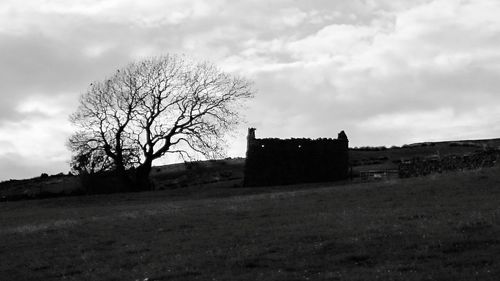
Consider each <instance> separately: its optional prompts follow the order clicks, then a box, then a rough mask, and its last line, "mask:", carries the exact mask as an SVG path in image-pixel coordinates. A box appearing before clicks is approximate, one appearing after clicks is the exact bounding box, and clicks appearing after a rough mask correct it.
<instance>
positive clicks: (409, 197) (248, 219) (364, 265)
mask: <svg viewBox="0 0 500 281" xmlns="http://www.w3.org/2000/svg"><path fill="white" fill-rule="evenodd" d="M299 189H300V190H299ZM259 191H262V189H228V190H226V191H225V193H221V194H220V196H219V197H217V198H210V196H212V195H211V194H210V192H207V193H203V192H201V193H200V195H199V197H198V198H197V199H193V198H192V197H190V196H188V195H186V196H184V195H182V194H179V195H178V196H176V197H174V198H172V197H171V196H170V195H171V194H168V193H162V192H155V193H139V194H115V195H104V196H90V197H79V198H78V197H72V198H57V199H46V200H35V201H19V202H3V203H0V225H1V226H2V228H1V229H0V260H1V262H0V279H2V278H3V279H6V280H61V279H66V280H145V278H149V279H148V280H377V279H379V280H498V276H500V260H498V258H497V257H498V256H499V255H500V208H499V206H498V202H500V168H499V167H495V168H493V169H485V170H482V171H471V172H464V173H451V174H446V175H439V176H431V177H424V178H413V179H405V180H393V181H389V182H378V183H365V184H351V185H342V184H338V185H326V184H324V185H323V186H322V185H308V186H287V187H281V188H274V189H273V190H271V192H269V191H268V192H267V193H260V194H247V193H251V192H259ZM165 192H166V191H165ZM235 193H238V194H239V195H237V196H230V195H231V194H235Z"/></svg>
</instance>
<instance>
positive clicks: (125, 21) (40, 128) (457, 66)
mask: <svg viewBox="0 0 500 281" xmlns="http://www.w3.org/2000/svg"><path fill="white" fill-rule="evenodd" d="M499 14H500V1H497V0H471V1H465V0H411V1H410V0H409V1H405V0H399V1H394V0H350V1H341V0H315V1H299V0H274V1H252V0H211V1H198V0H148V1H132V0H79V1H64V0H23V1H17V0H12V1H11V0H2V1H1V2H0V180H7V179H17V178H29V177H34V176H39V175H40V174H41V173H48V174H54V173H59V172H65V173H66V172H68V171H69V164H68V162H69V159H70V152H69V151H68V149H67V148H66V146H65V143H66V140H67V138H68V137H69V135H70V134H71V133H72V132H73V131H74V128H72V127H71V124H70V123H69V121H68V116H69V115H70V114H71V113H72V112H74V111H75V110H76V107H77V103H78V97H79V95H81V94H82V93H83V92H84V91H85V90H86V89H87V87H88V85H89V84H90V83H91V82H94V81H100V80H102V79H104V78H105V77H106V76H108V75H110V74H111V73H113V71H115V70H116V69H118V68H121V67H124V66H125V65H127V64H128V63H130V62H133V61H138V60H141V59H144V58H148V57H152V56H159V55H164V54H169V53H173V54H184V55H187V56H189V57H192V58H194V59H196V60H209V61H211V62H213V63H214V64H216V65H217V66H219V67H220V68H222V69H223V70H224V71H227V72H230V73H233V74H235V75H241V76H244V77H246V78H248V79H249V80H251V81H253V83H254V88H255V90H256V96H255V98H254V99H253V100H252V101H251V102H249V103H248V104H247V107H246V109H245V110H244V111H243V112H242V114H243V115H244V116H245V119H246V121H247V123H245V124H242V125H241V126H240V127H238V128H237V130H236V132H235V134H234V136H233V138H232V139H231V141H230V146H229V147H228V155H229V156H232V157H237V156H244V155H245V145H246V139H245V138H246V134H247V128H248V127H256V128H257V131H256V135H257V137H279V138H290V137H310V138H319V137H336V136H337V133H338V132H339V131H341V130H345V131H346V133H347V135H348V137H349V141H350V146H367V145H370V146H379V145H385V146H392V145H402V144H406V143H415V142H423V141H440V140H459V139H482V138H497V137H500V122H499V121H500V93H499V92H498V91H499V90H498V89H500V75H499V74H500V48H499V47H500V17H499V16H498V15H499ZM168 161H171V160H169V159H163V160H162V161H160V162H157V164H161V163H164V162H168Z"/></svg>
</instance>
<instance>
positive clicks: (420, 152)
mask: <svg viewBox="0 0 500 281" xmlns="http://www.w3.org/2000/svg"><path fill="white" fill-rule="evenodd" d="M486 147H488V148H499V147H500V139H488V140H464V141H448V142H426V143H416V144H410V145H404V146H403V147H392V148H385V147H384V148H373V147H367V148H351V149H350V152H349V154H350V155H349V157H350V163H351V165H352V166H353V175H354V177H355V180H357V177H359V175H360V173H363V172H364V171H372V170H393V171H394V170H397V169H398V165H399V163H400V162H401V161H402V160H404V159H411V158H414V157H420V158H425V157H430V156H436V155H439V156H440V157H445V156H447V155H467V154H471V153H475V152H477V151H481V150H484V149H485V148H486ZM244 165H245V159H244V158H235V159H225V160H210V161H198V162H187V163H179V164H171V165H165V166H158V167H153V170H152V172H151V178H152V181H153V183H154V186H155V189H156V190H165V189H168V190H173V191H172V193H181V194H182V193H191V192H194V193H196V192H200V190H204V192H206V191H207V189H220V188H232V187H241V185H242V180H243V169H244ZM395 176H396V177H397V173H396V174H395ZM214 192H217V191H214ZM82 193H84V191H83V190H82V187H81V182H80V180H79V178H78V177H75V176H68V175H62V174H60V175H53V176H49V177H47V178H33V179H28V180H11V181H6V182H2V183H0V201H7V200H19V199H29V198H47V197H57V196H66V195H78V194H82Z"/></svg>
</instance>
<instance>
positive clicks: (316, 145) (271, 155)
mask: <svg viewBox="0 0 500 281" xmlns="http://www.w3.org/2000/svg"><path fill="white" fill-rule="evenodd" d="M348 143H349V141H348V139H347V136H346V134H345V133H344V131H342V132H341V133H340V134H339V137H338V139H316V140H312V139H306V138H300V139H276V138H265V139H257V138H255V129H253V128H250V129H249V131H248V138H247V155H246V162H245V180H244V185H245V186H263V185H281V184H293V183H304V182H322V181H335V180H341V179H346V178H347V177H348V170H349V168H348V166H349V152H348Z"/></svg>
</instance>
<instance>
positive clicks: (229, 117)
mask: <svg viewBox="0 0 500 281" xmlns="http://www.w3.org/2000/svg"><path fill="white" fill-rule="evenodd" d="M251 97H253V91H252V89H251V85H250V83H249V82H248V81H247V80H245V79H243V78H240V77H236V76H231V75H229V74H227V73H225V72H223V71H221V70H219V69H218V68H217V67H215V66H214V65H213V64H210V63H208V62H202V63H196V62H193V61H191V60H188V59H186V58H185V57H182V56H175V55H167V56H162V57H155V58H152V59H147V60H143V61H140V62H137V63H132V64H129V65H128V66H126V67H125V68H123V69H120V70H117V71H116V72H115V73H114V74H113V75H112V76H111V77H109V78H107V79H105V80H104V81H101V82H95V83H92V84H90V87H89V88H88V90H87V91H86V93H84V94H83V95H82V96H81V98H80V103H79V107H78V109H77V111H76V112H75V113H74V114H72V115H71V117H70V120H71V122H72V123H73V124H74V125H75V126H77V127H78V130H77V132H76V133H75V134H74V135H73V136H71V137H70V139H69V147H70V149H71V150H72V151H73V153H74V157H73V163H74V164H75V165H74V166H73V167H74V169H76V168H78V169H87V170H88V169H91V170H92V171H95V170H96V169H98V170H107V169H112V170H115V171H116V172H118V174H119V175H121V177H123V178H124V179H127V180H131V181H132V184H134V185H135V186H140V187H142V188H144V187H146V186H148V183H149V180H148V176H149V173H150V171H151V166H152V163H153V161H154V160H155V159H158V158H160V157H162V156H164V155H165V154H167V153H179V154H181V155H182V156H183V157H185V156H187V157H189V156H191V155H193V153H194V154H196V153H198V154H201V155H204V156H206V157H207V158H214V157H220V156H223V151H224V148H225V143H224V141H223V136H224V135H225V134H226V133H227V132H228V131H230V130H231V129H233V128H234V126H235V125H236V124H237V123H238V122H239V121H240V116H239V109H240V106H241V104H242V102H243V101H245V100H246V99H249V98H251ZM132 167H133V168H135V170H134V171H135V172H134V174H133V176H132V178H131V174H130V173H127V172H126V171H127V169H129V168H132Z"/></svg>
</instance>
